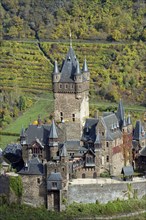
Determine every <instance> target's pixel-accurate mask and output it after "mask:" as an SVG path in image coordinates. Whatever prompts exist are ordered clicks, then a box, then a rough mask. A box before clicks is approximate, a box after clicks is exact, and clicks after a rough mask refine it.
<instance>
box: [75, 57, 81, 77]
mask: <svg viewBox="0 0 146 220" xmlns="http://www.w3.org/2000/svg"><path fill="white" fill-rule="evenodd" d="M80 73H81V71H80V65H79V61H78V60H77V67H76V73H75V75H79V74H80Z"/></svg>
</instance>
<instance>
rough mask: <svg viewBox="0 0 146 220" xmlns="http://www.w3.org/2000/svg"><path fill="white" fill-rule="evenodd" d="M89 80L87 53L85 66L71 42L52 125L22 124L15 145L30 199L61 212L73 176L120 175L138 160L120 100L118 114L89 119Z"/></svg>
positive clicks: (59, 75) (57, 79)
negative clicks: (22, 127)
mask: <svg viewBox="0 0 146 220" xmlns="http://www.w3.org/2000/svg"><path fill="white" fill-rule="evenodd" d="M89 81H90V72H89V70H88V65H87V61H86V58H85V60H84V62H83V66H82V69H81V68H80V64H79V61H78V59H77V57H76V55H75V52H74V50H73V48H72V45H71V44H70V46H69V50H68V52H67V55H66V58H65V60H64V61H63V63H62V67H61V69H59V68H58V64H57V61H55V64H54V70H53V73H52V83H53V94H54V104H55V109H54V119H53V120H52V124H51V125H49V124H43V123H42V121H41V118H38V123H37V125H33V124H31V125H29V127H28V128H27V129H22V131H21V134H20V144H19V145H15V148H16V149H17V148H22V158H23V162H24V166H22V167H21V169H19V170H18V174H19V175H21V177H22V181H23V185H24V196H23V200H24V202H26V203H32V201H33V204H35V205H36V206H40V205H45V206H46V208H47V209H48V210H58V211H60V210H62V207H63V206H62V200H63V198H66V199H67V191H68V184H69V180H71V179H72V178H97V177H99V176H100V175H102V174H105V173H106V174H108V175H110V176H116V175H120V174H121V170H122V168H123V167H124V166H126V165H129V164H132V138H133V128H132V123H131V118H130V115H129V116H128V117H127V118H126V117H125V113H124V107H123V104H122V101H121V100H120V102H119V106H118V109H117V112H116V113H113V112H106V113H103V115H102V116H98V115H96V116H95V117H94V118H89ZM139 126H141V125H140V124H138V125H137V129H136V130H135V135H134V137H135V140H133V141H134V143H135V151H134V157H136V152H137V150H136V149H137V147H138V146H139V143H140V141H141V146H145V133H144V131H142V128H140V129H141V130H140V129H139ZM137 130H138V131H139V130H140V134H139V133H138V134H137ZM142 132H143V133H142ZM138 135H139V136H138ZM142 135H144V136H142ZM137 136H138V137H137ZM141 137H142V138H141ZM139 139H140V141H139ZM13 147H14V146H13Z"/></svg>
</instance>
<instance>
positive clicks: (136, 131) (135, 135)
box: [133, 121, 146, 140]
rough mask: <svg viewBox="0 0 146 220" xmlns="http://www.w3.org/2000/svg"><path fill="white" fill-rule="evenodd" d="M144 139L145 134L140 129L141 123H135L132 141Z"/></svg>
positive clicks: (141, 128)
mask: <svg viewBox="0 0 146 220" xmlns="http://www.w3.org/2000/svg"><path fill="white" fill-rule="evenodd" d="M145 138H146V134H145V131H144V129H143V127H142V124H141V121H137V122H136V126H135V129H134V133H133V140H141V139H145Z"/></svg>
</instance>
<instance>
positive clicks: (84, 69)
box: [82, 57, 88, 72]
mask: <svg viewBox="0 0 146 220" xmlns="http://www.w3.org/2000/svg"><path fill="white" fill-rule="evenodd" d="M82 70H83V72H88V66H87V61H86V57H85V59H84V63H83V68H82Z"/></svg>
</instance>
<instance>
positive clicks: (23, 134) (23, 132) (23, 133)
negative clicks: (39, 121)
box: [20, 126, 25, 137]
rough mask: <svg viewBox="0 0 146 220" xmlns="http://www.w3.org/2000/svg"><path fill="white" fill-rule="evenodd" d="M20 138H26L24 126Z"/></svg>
mask: <svg viewBox="0 0 146 220" xmlns="http://www.w3.org/2000/svg"><path fill="white" fill-rule="evenodd" d="M20 137H25V129H24V127H23V126H22V129H21V134H20Z"/></svg>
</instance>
